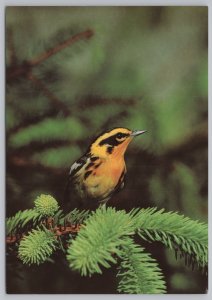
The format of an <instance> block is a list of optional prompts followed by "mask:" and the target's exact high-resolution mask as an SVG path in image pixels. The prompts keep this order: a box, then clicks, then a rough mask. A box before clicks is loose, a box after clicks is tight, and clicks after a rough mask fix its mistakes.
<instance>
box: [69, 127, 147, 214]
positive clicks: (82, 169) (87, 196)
mask: <svg viewBox="0 0 212 300" xmlns="http://www.w3.org/2000/svg"><path fill="white" fill-rule="evenodd" d="M144 132H145V130H135V131H132V130H129V129H127V128H114V129H112V130H110V131H108V132H104V133H103V134H101V135H100V136H98V137H97V138H96V139H95V141H94V142H93V143H92V144H91V145H90V147H89V148H88V150H87V152H86V153H85V154H84V155H83V156H82V157H81V158H80V159H79V160H77V161H76V162H75V163H74V164H73V165H72V166H71V169H70V172H69V178H68V185H67V189H66V194H65V199H64V200H65V206H68V207H69V209H73V208H75V207H76V208H91V209H92V208H96V207H98V206H99V205H100V204H103V203H106V202H107V201H108V200H109V199H110V198H111V197H112V196H113V195H114V194H115V193H117V192H118V191H120V190H121V189H122V188H123V187H124V179H125V174H126V165H125V160H124V154H125V151H126V149H127V147H128V145H129V143H130V142H131V141H132V140H133V138H134V137H136V136H138V135H141V134H143V133H144Z"/></svg>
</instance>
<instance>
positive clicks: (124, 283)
mask: <svg viewBox="0 0 212 300" xmlns="http://www.w3.org/2000/svg"><path fill="white" fill-rule="evenodd" d="M121 248H122V251H123V252H122V255H121V259H122V261H121V264H120V266H119V267H118V270H119V271H118V274H117V277H118V278H119V279H120V281H119V284H118V288H117V290H118V292H120V293H126V294H161V293H164V292H165V291H166V285H165V281H164V277H163V274H162V271H161V269H160V268H159V267H158V264H157V262H156V261H155V259H153V258H152V257H151V256H150V254H148V253H145V252H144V249H143V248H142V247H140V246H139V245H136V244H135V243H134V242H133V240H132V239H131V238H129V237H126V238H125V239H124V240H123V243H122V246H121Z"/></svg>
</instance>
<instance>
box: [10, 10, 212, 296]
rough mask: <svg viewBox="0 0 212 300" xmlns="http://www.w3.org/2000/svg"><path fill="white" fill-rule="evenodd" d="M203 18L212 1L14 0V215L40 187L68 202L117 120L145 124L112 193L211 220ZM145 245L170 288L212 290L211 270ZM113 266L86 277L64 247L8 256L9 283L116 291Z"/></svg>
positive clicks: (121, 199) (117, 201)
mask: <svg viewBox="0 0 212 300" xmlns="http://www.w3.org/2000/svg"><path fill="white" fill-rule="evenodd" d="M207 22H208V21H207V7H37V8H33V7H8V8H7V10H6V68H7V73H6V75H7V85H6V130H7V132H6V138H7V199H6V208H7V215H8V216H11V215H13V214H14V213H15V212H17V211H18V210H20V209H26V208H30V207H32V205H33V201H34V199H35V198H36V197H37V196H38V195H39V194H40V193H48V194H51V195H53V196H54V197H55V198H56V199H57V200H58V202H60V201H61V199H62V196H63V192H64V187H65V183H66V180H67V174H68V171H69V167H70V165H71V164H72V163H73V162H74V161H75V160H76V159H78V158H79V157H80V156H81V155H82V154H83V153H84V152H85V151H86V149H87V147H88V145H89V143H90V142H91V141H92V140H93V138H94V137H95V136H96V135H98V134H99V133H100V132H102V131H104V130H108V129H111V128H113V127H117V126H119V127H127V128H130V129H140V130H143V129H146V130H148V133H146V134H145V135H143V136H141V137H138V138H137V139H136V140H134V141H133V143H132V144H131V145H130V147H129V149H128V151H127V154H126V162H127V169H128V173H127V185H126V187H125V189H124V190H123V191H122V192H120V193H119V194H118V195H116V196H115V197H114V198H113V199H111V201H110V202H109V204H110V205H114V206H116V207H117V208H122V209H126V210H129V209H131V208H132V207H136V206H137V207H148V206H157V207H158V208H159V209H160V208H165V209H166V210H174V211H179V212H180V213H181V214H185V215H187V216H189V217H191V218H194V219H199V220H201V221H207V192H208V187H207V183H208V171H207V164H208V156H207V155H208V152H207V151H208V150H207V145H208V142H207V134H208V133H207V129H208V127H207V126H208V125H207V118H208V103H207V95H208V87H207V84H208V79H207V76H208V69H207V68H208V61H207V59H208V46H207V36H208V32H207V28H208V27H207V26H208V25H207V24H208V23H207ZM88 30H89V31H88ZM80 32H83V33H82V35H80V36H79V33H80ZM74 35H77V37H78V39H79V40H78V41H76V42H75V43H73V44H72V45H69V46H68V45H66V46H65V47H64V49H63V50H61V51H58V52H57V53H55V54H54V55H51V56H49V57H45V58H44V59H41V56H40V54H43V53H44V56H45V55H46V54H47V52H48V49H50V48H54V49H55V47H57V45H58V44H60V43H62V42H64V41H67V40H69V39H70V37H72V36H74ZM39 59H40V60H39ZM36 61H37V63H35V62H36ZM144 246H145V247H146V248H147V249H148V251H150V252H151V253H152V255H153V256H154V257H155V258H156V259H157V260H158V261H159V264H160V267H161V268H162V270H163V272H164V273H165V276H166V280H167V283H168V292H169V293H204V292H205V291H206V286H207V279H206V276H205V275H204V274H201V272H199V271H198V270H194V271H192V270H191V268H187V267H185V266H184V261H183V260H176V259H175V257H174V253H173V252H171V251H170V250H165V249H164V247H163V246H161V245H160V244H158V245H157V244H153V245H151V244H146V245H144ZM115 274H116V269H115V268H112V269H110V270H105V272H104V273H103V275H102V276H100V275H95V276H93V277H92V278H81V277H80V276H79V275H78V274H77V273H73V272H72V271H70V269H69V268H68V266H67V265H66V262H65V259H64V258H62V257H61V256H60V255H59V254H57V255H56V256H55V257H52V261H51V262H46V263H44V264H43V265H41V266H39V267H36V266H33V267H32V266H31V267H27V266H23V265H22V264H21V263H20V262H18V260H17V259H16V258H15V257H10V258H9V259H8V271H7V292H8V293H115V292H116V286H117V282H116V277H115Z"/></svg>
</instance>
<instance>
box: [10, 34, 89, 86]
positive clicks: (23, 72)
mask: <svg viewBox="0 0 212 300" xmlns="http://www.w3.org/2000/svg"><path fill="white" fill-rule="evenodd" d="M92 35H93V31H92V30H86V31H83V32H80V33H77V34H75V35H74V36H72V37H70V38H69V39H67V40H65V41H64V42H62V43H60V44H57V45H56V46H55V47H53V48H51V49H49V50H47V51H45V52H43V53H41V54H39V55H38V56H37V57H35V58H32V59H31V60H29V61H24V62H23V63H22V64H21V65H20V66H15V67H14V66H12V67H11V68H8V70H7V81H8V82H9V81H11V80H14V79H16V78H17V77H21V76H24V77H25V76H27V75H28V74H30V73H31V71H32V68H33V67H35V66H37V65H39V64H41V63H42V62H43V61H45V60H47V59H48V58H49V57H51V56H52V55H54V54H56V53H58V52H59V51H61V50H63V49H65V48H66V47H68V46H71V45H73V44H74V43H75V42H77V41H79V40H81V39H89V38H90V37H92Z"/></svg>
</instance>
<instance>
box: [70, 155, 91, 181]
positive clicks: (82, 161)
mask: <svg viewBox="0 0 212 300" xmlns="http://www.w3.org/2000/svg"><path fill="white" fill-rule="evenodd" d="M88 159H89V158H88V156H87V155H84V156H82V157H81V158H80V159H78V160H77V161H75V162H74V163H73V165H72V166H71V168H70V171H69V179H71V178H73V177H74V175H75V174H76V173H77V172H78V171H79V170H80V169H81V168H82V167H83V166H85V164H86V163H88Z"/></svg>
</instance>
